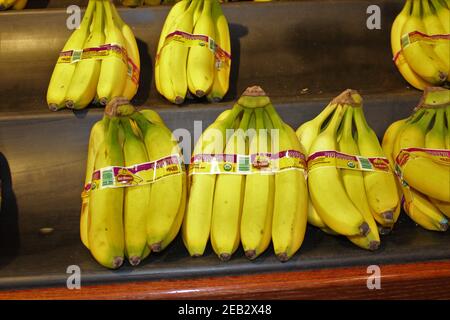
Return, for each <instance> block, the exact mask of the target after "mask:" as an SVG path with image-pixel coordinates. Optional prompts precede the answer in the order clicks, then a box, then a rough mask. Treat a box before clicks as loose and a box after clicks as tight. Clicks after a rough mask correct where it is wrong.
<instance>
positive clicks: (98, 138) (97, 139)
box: [80, 117, 109, 248]
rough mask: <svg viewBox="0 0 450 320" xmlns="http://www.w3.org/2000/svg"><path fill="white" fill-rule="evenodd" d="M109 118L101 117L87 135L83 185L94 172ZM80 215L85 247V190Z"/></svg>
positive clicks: (86, 198) (86, 242) (86, 226)
mask: <svg viewBox="0 0 450 320" xmlns="http://www.w3.org/2000/svg"><path fill="white" fill-rule="evenodd" d="M108 124H109V118H108V117H103V119H102V120H100V121H97V122H96V123H95V124H94V126H93V127H92V129H91V133H90V136H89V146H88V156H87V161H86V178H85V179H84V185H85V186H86V185H87V184H89V183H91V180H92V174H93V173H94V165H95V158H96V156H97V152H98V150H99V147H100V145H101V144H102V143H103V141H104V140H105V135H106V131H107V130H108ZM81 200H82V203H81V215H80V237H81V241H82V242H83V244H84V245H85V246H86V248H89V239H88V238H89V237H88V221H89V195H88V194H86V192H83V193H82V196H81Z"/></svg>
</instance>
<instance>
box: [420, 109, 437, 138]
mask: <svg viewBox="0 0 450 320" xmlns="http://www.w3.org/2000/svg"><path fill="white" fill-rule="evenodd" d="M435 114H436V110H434V109H427V110H425V113H424V115H423V116H422V118H420V120H419V121H417V122H416V125H417V127H419V128H420V129H421V130H422V132H423V133H424V134H425V133H426V132H427V131H428V128H429V127H430V124H431V122H432V120H433V118H434V116H435Z"/></svg>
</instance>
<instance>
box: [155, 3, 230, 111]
mask: <svg viewBox="0 0 450 320" xmlns="http://www.w3.org/2000/svg"><path fill="white" fill-rule="evenodd" d="M230 66H231V55H230V33H229V29H228V22H227V20H226V18H225V16H224V15H223V12H222V8H221V6H220V4H219V2H218V0H193V1H189V0H183V1H181V2H178V3H177V4H175V5H174V6H173V7H172V9H171V10H170V12H169V14H168V16H167V18H166V21H165V22H164V26H163V29H162V31H161V37H160V39H159V43H158V49H157V57H156V63H155V83H156V88H157V89H158V92H159V93H161V94H162V95H163V96H164V97H165V98H166V99H167V100H169V101H171V102H172V103H175V104H181V103H183V102H184V100H185V98H186V97H187V96H188V97H192V95H193V96H196V97H203V96H207V98H208V100H209V101H215V102H217V101H220V100H222V98H223V97H224V95H225V94H226V92H227V91H228V86H229V77H230Z"/></svg>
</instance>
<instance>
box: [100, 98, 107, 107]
mask: <svg viewBox="0 0 450 320" xmlns="http://www.w3.org/2000/svg"><path fill="white" fill-rule="evenodd" d="M98 102H99V103H100V104H101V105H102V106H106V105H107V104H108V98H105V97H103V98H100V99H98Z"/></svg>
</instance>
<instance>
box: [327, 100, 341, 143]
mask: <svg viewBox="0 0 450 320" xmlns="http://www.w3.org/2000/svg"><path fill="white" fill-rule="evenodd" d="M344 112H345V108H344V107H343V106H342V105H341V104H339V105H338V106H337V108H336V110H335V111H334V114H333V117H332V118H331V119H330V121H329V122H328V124H327V126H326V128H325V129H324V130H323V132H327V133H328V134H333V135H335V134H336V132H337V131H338V129H339V125H340V124H341V120H342V117H343V116H344Z"/></svg>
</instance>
